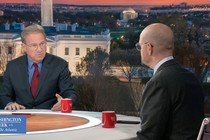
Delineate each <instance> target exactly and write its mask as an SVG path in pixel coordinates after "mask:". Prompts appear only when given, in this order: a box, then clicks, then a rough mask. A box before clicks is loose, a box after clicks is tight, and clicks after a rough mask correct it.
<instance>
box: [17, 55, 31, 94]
mask: <svg viewBox="0 0 210 140" xmlns="http://www.w3.org/2000/svg"><path fill="white" fill-rule="evenodd" d="M19 68H20V72H21V73H22V74H23V75H22V76H23V83H25V85H24V86H26V88H27V93H29V94H27V95H26V96H30V97H31V98H32V95H31V89H30V88H31V86H30V84H29V81H28V62H27V55H25V56H24V57H23V59H22V62H21V63H20V67H19ZM21 73H20V74H21Z"/></svg>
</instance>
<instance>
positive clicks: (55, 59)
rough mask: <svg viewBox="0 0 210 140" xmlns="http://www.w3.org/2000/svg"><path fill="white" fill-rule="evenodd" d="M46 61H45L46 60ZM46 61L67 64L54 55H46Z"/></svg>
mask: <svg viewBox="0 0 210 140" xmlns="http://www.w3.org/2000/svg"><path fill="white" fill-rule="evenodd" d="M44 61H45V60H44ZM46 61H48V62H49V63H52V62H53V63H59V64H60V63H67V61H66V60H64V59H63V58H61V57H59V56H56V55H53V54H49V53H47V54H46Z"/></svg>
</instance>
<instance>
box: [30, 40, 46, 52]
mask: <svg viewBox="0 0 210 140" xmlns="http://www.w3.org/2000/svg"><path fill="white" fill-rule="evenodd" d="M46 45H47V42H45V41H44V42H41V43H40V44H30V45H27V46H28V47H30V48H32V49H34V50H36V49H37V48H38V47H40V48H41V49H44V48H45V47H46Z"/></svg>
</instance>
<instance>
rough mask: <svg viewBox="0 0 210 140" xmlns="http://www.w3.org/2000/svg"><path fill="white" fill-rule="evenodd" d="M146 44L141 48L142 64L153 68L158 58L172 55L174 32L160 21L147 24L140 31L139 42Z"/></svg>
mask: <svg viewBox="0 0 210 140" xmlns="http://www.w3.org/2000/svg"><path fill="white" fill-rule="evenodd" d="M145 43H146V45H147V47H146V49H144V48H143V46H142V50H141V57H142V61H143V64H145V65H147V66H149V67H151V68H153V67H154V66H155V65H156V64H157V63H158V62H159V61H160V60H162V59H163V58H165V57H168V56H172V55H173V49H174V34H173V31H172V30H171V28H170V27H168V26H167V25H165V24H162V23H153V24H150V25H148V26H147V27H146V28H144V30H143V31H142V32H141V35H140V39H139V44H140V45H143V44H145Z"/></svg>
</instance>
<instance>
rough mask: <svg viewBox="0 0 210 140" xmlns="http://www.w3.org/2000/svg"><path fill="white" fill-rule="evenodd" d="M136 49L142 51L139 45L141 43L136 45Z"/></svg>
mask: <svg viewBox="0 0 210 140" xmlns="http://www.w3.org/2000/svg"><path fill="white" fill-rule="evenodd" d="M147 43H148V42H145V43H143V45H145V44H147ZM135 46H136V49H137V50H138V51H141V45H140V44H139V42H138V43H136V45H135Z"/></svg>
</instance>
